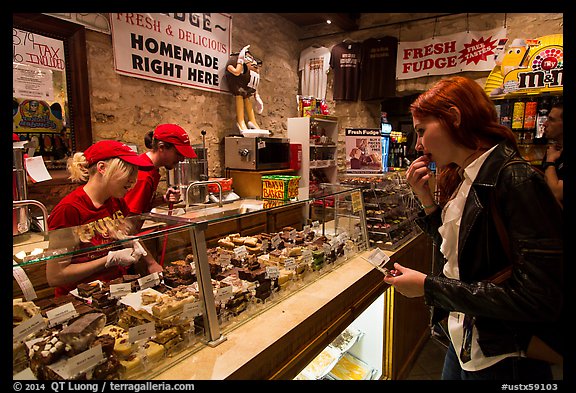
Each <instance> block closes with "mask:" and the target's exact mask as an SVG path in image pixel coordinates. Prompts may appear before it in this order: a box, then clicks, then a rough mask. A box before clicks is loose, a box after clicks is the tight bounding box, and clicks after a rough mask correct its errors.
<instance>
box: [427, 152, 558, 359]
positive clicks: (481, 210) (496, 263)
mask: <svg viewBox="0 0 576 393" xmlns="http://www.w3.org/2000/svg"><path fill="white" fill-rule="evenodd" d="M513 158H516V159H517V158H518V156H517V154H516V153H515V151H514V149H512V148H510V147H509V146H507V145H506V144H505V142H502V143H500V144H499V145H498V146H497V147H496V149H494V150H493V151H492V153H491V154H490V156H489V157H488V158H487V159H486V161H485V162H484V164H483V165H482V167H481V168H480V172H479V173H478V176H477V177H476V179H475V180H474V183H473V184H472V187H471V189H470V193H469V194H468V198H467V200H466V204H465V207H464V211H463V214H462V221H461V225H460V233H459V239H458V267H459V272H460V280H454V279H449V278H446V277H444V276H443V275H439V276H433V275H428V276H427V278H426V280H425V283H424V291H425V301H426V303H427V304H428V305H431V306H434V310H435V314H436V315H434V318H433V319H434V320H436V321H437V320H439V319H441V318H442V317H444V316H446V315H447V312H448V311H459V312H463V313H466V314H469V315H474V316H476V327H477V329H478V343H479V345H480V348H481V350H482V352H483V353H484V354H485V355H486V356H494V355H498V354H503V353H508V352H514V351H517V350H525V349H526V347H527V343H528V340H529V338H530V336H531V335H532V332H534V330H536V329H539V328H540V327H541V326H544V325H546V326H547V325H548V324H550V322H554V321H557V320H558V319H559V317H560V314H561V312H562V308H563V288H562V286H563V283H562V275H563V218H562V210H561V209H560V207H559V205H558V204H557V202H556V200H555V199H554V196H553V194H552V192H551V191H550V189H549V187H548V186H547V185H546V183H545V181H544V179H543V176H542V174H541V173H540V172H539V171H537V170H536V169H534V168H533V167H532V166H531V165H529V164H528V163H525V162H522V163H512V164H510V165H506V164H507V163H509V162H510V161H511V160H512V159H513ZM492 193H495V194H494V196H495V202H492V203H491V199H490V198H491V194H492ZM492 206H496V207H497V210H498V213H499V214H500V217H501V218H502V221H503V223H504V226H505V228H506V233H507V234H508V239H509V243H510V248H511V256H512V259H513V260H512V261H509V258H508V257H507V256H506V255H507V254H506V252H505V251H504V248H503V246H502V242H501V241H500V238H499V236H498V232H497V230H496V227H495V225H494V218H493V216H492V212H491V209H492ZM417 223H418V225H419V226H420V227H421V228H422V229H423V230H424V231H425V232H426V233H428V234H429V235H430V236H432V238H433V239H434V241H435V243H436V244H438V245H439V244H441V240H442V239H441V237H440V234H439V233H438V228H439V227H440V225H441V224H442V223H441V209H436V211H434V212H433V213H431V214H430V215H428V216H424V217H420V218H418V219H417ZM510 264H512V274H511V277H510V278H509V279H507V280H506V281H504V282H503V283H502V284H500V285H497V284H494V283H491V282H489V281H490V279H491V278H492V277H493V276H494V275H496V274H497V273H498V272H500V271H501V270H502V269H504V268H505V267H506V266H510ZM438 308H440V309H441V310H440V311H443V315H442V313H440V315H439V314H437V312H438V311H439V310H438Z"/></svg>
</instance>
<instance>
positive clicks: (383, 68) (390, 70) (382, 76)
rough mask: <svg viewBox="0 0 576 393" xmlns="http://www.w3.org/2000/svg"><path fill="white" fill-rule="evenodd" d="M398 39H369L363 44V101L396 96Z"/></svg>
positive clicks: (361, 91)
mask: <svg viewBox="0 0 576 393" xmlns="http://www.w3.org/2000/svg"><path fill="white" fill-rule="evenodd" d="M397 53H398V39H397V38H396V37H391V36H387V37H383V38H368V39H367V40H365V41H364V42H362V73H361V75H362V77H361V88H360V94H361V96H362V100H363V101H365V100H376V99H383V98H387V97H394V96H395V95H396V56H397Z"/></svg>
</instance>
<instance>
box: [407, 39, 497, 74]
mask: <svg viewBox="0 0 576 393" xmlns="http://www.w3.org/2000/svg"><path fill="white" fill-rule="evenodd" d="M505 37H506V29H505V28H500V29H494V30H488V31H468V32H462V33H456V34H450V35H445V36H439V37H432V38H429V39H426V40H422V41H406V42H399V43H398V57H397V60H396V79H399V80H402V79H412V78H419V77H422V76H430V75H448V74H455V73H459V72H465V71H490V70H492V69H493V68H494V65H495V61H494V55H495V54H496V48H497V47H498V42H499V41H500V39H502V38H505Z"/></svg>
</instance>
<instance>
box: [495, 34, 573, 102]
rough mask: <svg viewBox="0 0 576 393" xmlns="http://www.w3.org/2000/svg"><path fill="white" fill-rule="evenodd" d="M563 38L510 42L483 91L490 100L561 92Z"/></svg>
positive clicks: (498, 57)
mask: <svg viewBox="0 0 576 393" xmlns="http://www.w3.org/2000/svg"><path fill="white" fill-rule="evenodd" d="M563 48H564V46H563V35H562V34H552V35H547V36H543V37H539V38H536V39H520V38H517V39H514V40H513V41H512V42H511V43H509V45H508V46H507V48H506V49H505V50H503V52H502V55H501V56H500V55H496V56H497V57H496V64H497V65H496V66H495V67H494V69H493V70H492V72H491V73H490V75H489V76H488V79H487V80H486V85H485V86H484V91H485V92H486V94H488V95H489V96H490V97H492V98H504V97H511V96H517V95H527V94H541V93H544V92H550V93H553V92H562V91H563V88H564V84H563V71H564V49H563Z"/></svg>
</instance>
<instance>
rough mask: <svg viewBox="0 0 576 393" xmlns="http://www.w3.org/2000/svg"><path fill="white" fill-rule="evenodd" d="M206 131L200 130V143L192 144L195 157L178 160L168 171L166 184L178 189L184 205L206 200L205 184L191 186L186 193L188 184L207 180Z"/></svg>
mask: <svg viewBox="0 0 576 393" xmlns="http://www.w3.org/2000/svg"><path fill="white" fill-rule="evenodd" d="M205 134H206V131H204V130H202V144H199V145H192V148H193V149H194V152H195V153H196V156H197V157H196V158H186V159H185V160H184V161H181V162H179V163H178V164H177V165H176V167H175V168H174V169H171V170H169V171H168V185H169V186H171V187H177V188H178V189H179V190H180V195H181V196H182V198H186V195H188V199H187V200H184V203H186V205H191V204H197V203H206V202H208V188H207V186H206V185H202V186H198V187H193V189H192V190H190V192H189V193H188V194H187V193H186V191H187V188H188V186H189V185H190V184H192V183H194V182H198V181H204V180H208V154H207V153H208V152H207V149H206V145H205V141H204V135H205Z"/></svg>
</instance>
